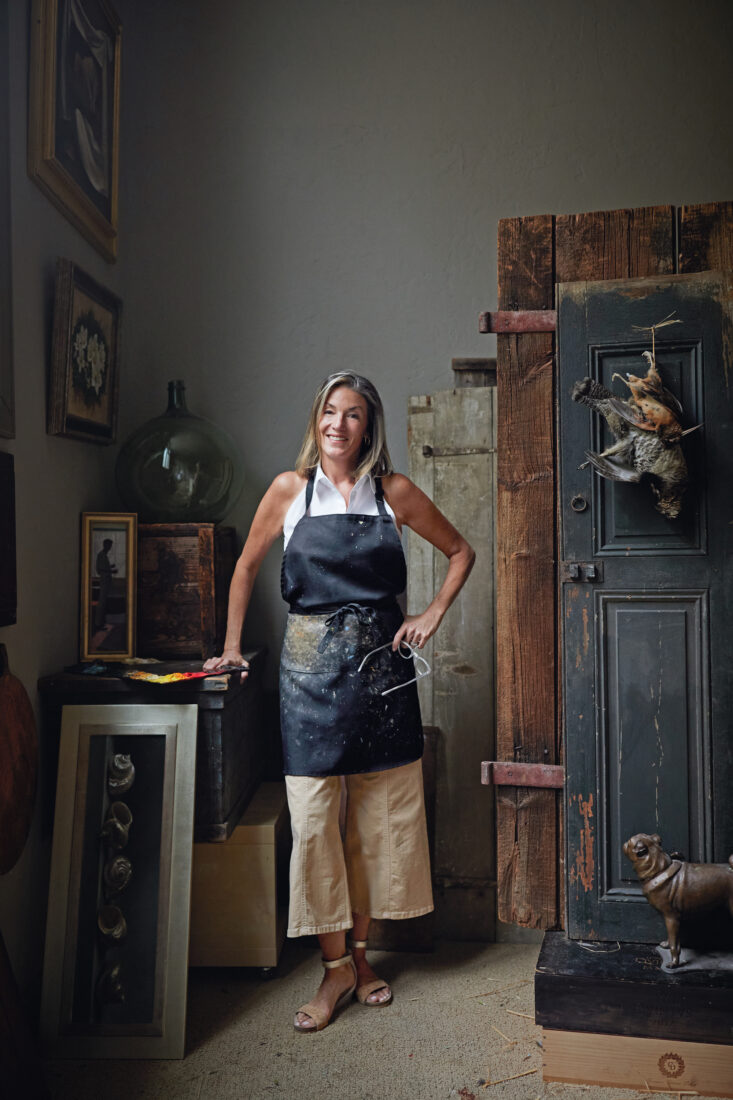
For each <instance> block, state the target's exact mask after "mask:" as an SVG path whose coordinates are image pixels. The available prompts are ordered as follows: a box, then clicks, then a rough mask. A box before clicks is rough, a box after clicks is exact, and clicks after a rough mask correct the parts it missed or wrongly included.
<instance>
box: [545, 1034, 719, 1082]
mask: <svg viewBox="0 0 733 1100" xmlns="http://www.w3.org/2000/svg"><path fill="white" fill-rule="evenodd" d="M542 1044H543V1052H542V1077H543V1080H545V1081H567V1082H569V1083H571V1084H576V1085H581V1084H583V1085H606V1086H610V1087H613V1088H625V1089H638V1090H639V1091H644V1092H646V1091H648V1090H649V1089H651V1090H653V1091H654V1090H656V1091H664V1092H669V1093H672V1094H674V1093H678V1092H682V1093H684V1092H686V1091H689V1092H692V1093H695V1094H700V1095H703V1096H728V1097H733V1046H725V1045H723V1044H721V1043H686V1042H680V1041H679V1040H675V1039H657V1038H655V1039H649V1038H641V1037H638V1036H631V1035H598V1034H593V1033H591V1032H586V1031H554V1030H552V1029H550V1028H543V1029H542Z"/></svg>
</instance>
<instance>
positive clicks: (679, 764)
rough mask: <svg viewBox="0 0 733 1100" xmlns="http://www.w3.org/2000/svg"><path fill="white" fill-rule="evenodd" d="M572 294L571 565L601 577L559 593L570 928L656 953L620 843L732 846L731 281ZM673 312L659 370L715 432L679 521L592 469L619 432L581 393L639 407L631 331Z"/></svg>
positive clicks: (562, 399)
mask: <svg viewBox="0 0 733 1100" xmlns="http://www.w3.org/2000/svg"><path fill="white" fill-rule="evenodd" d="M558 291H559V293H558V303H559V314H558V330H559V331H558V346H559V395H558V400H559V433H560V434H559V438H560V517H561V527H562V530H561V540H562V541H561V547H562V558H563V561H564V562H565V563H572V562H580V563H587V564H593V565H595V566H596V569H595V571H593V570H590V575H591V576H593V574H594V572H595V576H596V577H597V579H596V580H593V581H584V582H582V583H581V582H580V581H579V580H578V579H574V580H568V581H565V582H564V584H563V586H562V587H563V591H562V608H563V682H564V700H565V732H566V754H567V789H566V812H567V849H568V851H567V854H568V863H567V866H568V872H569V873H568V930H569V934H570V935H571V936H573V937H575V938H588V939H592V938H597V939H622V940H630V941H633V940H637V941H644V940H646V941H654V940H656V939H658V938H661V937H662V935H663V924H662V921H661V918H660V917H659V915H658V914H657V913H656V912H655V911H654V910H653V909H652V908H651V906H649V905H648V903H647V902H646V900H645V899H644V897H643V895H642V893H641V889H640V886H639V883H638V880H637V879H636V876H635V874H634V871H633V868H632V866H631V864H630V863H629V861H628V860H627V859H626V857H625V856H624V855H623V852H622V848H621V846H622V844H623V842H624V841H625V840H627V839H628V838H629V837H630V836H631V835H633V834H634V833H638V832H646V833H659V834H660V835H661V837H662V840H663V844H664V847H665V848H666V850H667V851H669V850H671V849H678V850H680V851H682V852H683V853H684V855H685V856H686V857H687V858H688V859H691V860H700V861H715V862H723V861H725V860H727V857H728V854H729V853H730V852H731V851H733V815H732V814H731V807H730V797H729V795H727V792H729V791H730V789H731V785H732V782H733V760H732V755H733V735H732V733H731V724H732V721H733V719H732V717H731V716H732V715H733V687H732V686H731V681H733V676H732V675H731V667H732V665H733V631H731V629H730V623H731V622H732V621H733V618H731V616H732V615H733V570H731V569H729V571H728V572H729V573H731V574H732V575H731V576H726V572H725V565H726V553H728V555H729V554H730V550H731V546H732V545H733V509H732V508H731V501H732V500H733V493H732V492H731V489H732V487H733V463H732V462H731V448H732V447H733V422H732V413H733V403H732V401H731V392H730V385H731V382H733V364H731V362H730V344H731V339H730V334H731V331H733V328H732V326H731V316H730V310H731V307H730V284H729V278H728V277H727V276H725V275H720V274H718V273H709V272H706V273H703V274H699V275H691V276H668V277H662V278H653V279H643V280H624V281H622V280H616V281H608V282H604V283H570V284H563V285H561V286H560V287H559V288H558ZM673 310H675V311H676V316H677V317H679V318H680V319H681V320H682V324H679V325H675V326H673V327H670V328H666V329H662V330H660V331H659V332H658V333H657V342H656V358H657V364H658V366H659V369H660V372H661V374H662V378H663V381H664V384H665V385H666V386H667V388H668V389H670V390H671V391H672V392H673V393H674V394H675V395H676V396H677V397H678V398H679V399H680V401H681V402H682V405H683V409H684V415H683V417H682V420H683V427H692V426H694V425H695V424H700V423H702V424H703V427H702V428H701V429H699V430H698V431H696V432H693V433H692V434H691V435H689V436H687V437H686V438H685V439H684V440H683V450H684V453H685V457H686V460H687V464H688V468H689V473H690V487H689V489H688V491H687V494H686V496H685V498H684V502H683V509H682V513H681V515H680V517H679V518H678V519H676V520H669V519H666V518H665V517H664V516H662V515H661V514H660V513H659V512H657V511H656V509H655V507H654V505H655V498H654V497H653V495H652V492H651V490H650V488H649V485H648V484H647V483H645V482H646V481H647V479H646V478H644V479H643V480H642V482H641V483H638V484H634V483H626V482H616V481H610V480H608V479H606V478H602V477H601V476H599V474H598V473H596V472H595V471H594V470H593V469H592V467H590V466H587V467H586V468H585V469H579V467H580V466H581V465H582V464H583V463H584V461H585V451H586V450H592V451H595V452H599V451H602V450H603V449H604V448H606V447H608V446H609V445H610V444H611V443H612V442H613V438H614V437H613V435H612V433H611V432H610V430H609V428H608V426H607V425H606V422H605V420H603V419H602V418H601V417H599V416H598V414H597V413H595V412H592V411H591V410H590V409H589V408H587V407H586V406H584V405H581V404H576V403H574V402H573V401H572V400H571V398H570V390H571V388H572V385H573V383H574V382H575V381H576V380H578V379H580V378H583V377H584V376H586V375H588V376H590V377H591V378H593V379H594V381H597V382H601V383H602V384H603V385H605V386H606V387H607V388H608V389H610V390H611V391H613V392H614V393H615V394H617V395H618V396H619V397H622V396H626V395H627V389H626V386H625V384H624V383H623V382H622V381H621V380H619V379H614V378H613V377H612V376H613V375H614V374H625V373H626V372H631V373H633V374H636V375H643V374H645V373H646V364H645V362H644V360H643V359H642V358H641V353H642V351H644V350H648V349H649V348H650V346H651V338H650V337H649V339H648V340H646V337H645V334H643V335H641V334H640V333H639V331H638V330H637V329H635V326H639V327H644V326H649V325H651V324H655V323H657V322H658V321H660V320H661V319H662V318H663V317H666V316H667V315H668V314H669V313H671V312H672V311H673ZM579 498H580V499H579ZM571 500H572V501H573V506H571V504H570V502H571ZM584 503H585V507H583V504H584ZM579 508H580V510H578V509H579ZM570 572H571V571H570V570H569V569H568V567H567V565H566V566H564V567H563V571H562V575H563V576H568V575H569V574H570ZM588 573H589V571H588V569H587V568H586V569H582V570H581V576H582V577H584V576H587V575H588Z"/></svg>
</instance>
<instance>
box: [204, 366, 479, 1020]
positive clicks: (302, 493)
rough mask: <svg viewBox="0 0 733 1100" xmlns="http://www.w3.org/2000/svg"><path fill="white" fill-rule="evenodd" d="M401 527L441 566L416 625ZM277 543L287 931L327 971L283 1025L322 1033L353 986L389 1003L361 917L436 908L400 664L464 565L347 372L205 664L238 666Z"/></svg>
mask: <svg viewBox="0 0 733 1100" xmlns="http://www.w3.org/2000/svg"><path fill="white" fill-rule="evenodd" d="M403 526H408V527H410V528H411V529H412V530H413V531H416V532H417V534H419V535H422V537H423V538H426V539H427V540H428V541H429V542H431V543H432V544H433V546H435V547H437V548H438V549H439V550H441V551H442V552H443V553H444V554H445V555H446V557H447V558H448V571H447V574H446V577H445V580H444V581H443V584H442V585H441V588H440V591H439V592H438V594H437V595H436V597H435V599H434V600H433V601H432V603H431V604H430V606H429V607H428V608H426V610H425V611H423V612H422V614H420V615H407V616H403V615H402V613H401V611H400V609H399V607H398V604H397V601H396V597H397V596H399V595H400V594H401V593H402V592H403V591H404V589H405V582H406V571H405V559H404V554H403V552H402V543H401V540H400V531H401V529H402V527H403ZM281 534H283V535H284V538H285V554H284V558H283V566H282V592H283V596H284V598H285V599H286V600H287V602H288V603H289V605H290V614H289V616H288V624H287V628H286V632H285V641H284V644H283V652H282V658H281V665H280V716H281V728H282V737H283V753H284V764H285V768H284V770H285V779H286V786H287V793H288V804H289V807H290V816H291V824H292V829H293V855H292V860H291V870H290V915H289V927H288V935H289V936H303V935H313V934H316V935H317V936H318V939H319V943H320V947H321V954H322V959H323V964H324V967H325V974H324V978H323V981H322V983H321V985H320V987H319V989H318V991H317V993H316V995H315V997H314V998H313V1000H312V1001H310V1002H309V1003H308V1004H307V1005H303V1007H302V1008H301V1009H299V1011H298V1013H297V1014H296V1017H295V1024H294V1026H295V1028H296V1030H297V1031H319V1030H321V1028H323V1027H325V1026H326V1024H328V1022H329V1020H330V1018H331V1016H332V1014H333V1011H334V1009H335V1008H336V1007H337V1005H338V1004H339V1003H341V1002H342V1001H344V1000H346V999H347V998H349V997H350V996H351V995H352V993H354V992H356V995H357V998H358V1000H359V1002H360V1003H361V1004H364V1005H366V1006H368V1007H375V1006H380V1005H385V1004H388V1003H389V1001H391V999H392V992H391V990H390V988H389V986H388V985H387V984H386V982H384V981H382V980H381V979H379V978H378V977H377V976H376V975H375V974H374V972H373V970H372V969H371V967H370V966H369V964H368V963H367V960H366V941H367V933H368V928H369V921H370V919H371V918H372V917H378V918H391V919H400V918H405V917H413V916H420V915H421V914H423V913H427V912H430V911H431V910H432V908H433V902H432V893H431V887H430V865H429V856H428V847H427V834H426V828H425V810H424V804H423V793H422V774H421V760H420V758H421V756H422V751H423V738H422V726H421V722H420V711H419V705H418V699H417V690H416V686H415V682H414V676H415V671H414V667H413V661H412V655H411V654H412V648H415V649H422V647H423V646H424V645H425V643H426V642H427V640H428V638H430V637H432V635H433V634H434V633H435V631H436V630H437V629H438V626H439V625H440V623H441V620H442V618H443V616H444V615H445V612H446V611H447V609H448V607H449V606H450V605H451V603H452V602H453V600H454V599H455V598H456V596H457V594H458V592H459V591H460V589H461V587H462V585H463V584H464V582H465V580H466V578H467V577H468V574H469V572H470V571H471V566H472V565H473V560H474V556H475V555H474V552H473V550H472V549H471V547H470V546H469V545H468V543H467V542H466V540H465V539H464V538H462V537H461V535H459V533H458V532H457V531H456V530H455V528H454V527H453V526H452V525H451V524H450V523H449V522H448V520H447V519H446V518H445V516H443V515H442V514H441V513H440V512H439V511H438V509H437V508H436V507H435V505H434V504H432V502H431V501H430V500H429V498H428V497H427V496H425V494H424V493H423V492H421V490H420V489H418V488H417V486H416V485H414V484H413V483H412V482H411V481H410V480H409V479H408V478H406V477H404V476H403V475H402V474H396V473H394V472H393V470H392V463H391V461H390V457H389V452H388V450H387V443H386V438H385V430H384V413H383V410H382V403H381V400H380V398H379V395H378V393H377V391H376V389H375V388H374V386H373V385H372V383H371V382H369V381H368V380H367V379H366V378H363V377H362V376H361V375H358V374H351V373H347V372H345V373H339V374H332V375H331V376H330V377H329V378H327V379H326V380H325V382H323V384H322V385H321V387H320V388H319V390H318V393H317V394H316V397H315V400H314V402H313V407H312V410H311V416H310V421H309V424H308V430H307V432H306V435H305V439H304V441H303V446H302V448H301V451H300V454H299V456H298V460H297V463H296V468H295V470H294V471H288V472H287V473H283V474H280V475H279V476H278V477H276V478H275V480H274V481H273V483H272V485H271V486H270V488H269V489H268V490H267V492H266V493H265V495H264V497H263V498H262V502H261V503H260V506H259V508H258V509H257V512H256V514H255V517H254V519H253V521H252V526H251V528H250V532H249V535H248V537H247V541H246V543H245V546H244V549H243V551H242V555H241V557H240V559H239V561H238V563H237V566H236V569H235V571H234V577H233V579H232V584H231V589H230V594H229V617H228V623H227V635H226V641H225V646H224V652H223V654H222V656H221V657H219V658H212V659H211V660H209V661H207V662H206V664H205V666H204V667H205V668H206V669H210V670H212V671H213V670H216V669H218V668H221V667H223V666H225V665H230V664H231V665H241V664H242V663H243V660H242V654H241V652H240V646H241V641H240V639H241V635H242V624H243V622H244V616H245V612H246V610H247V606H248V603H249V599H250V595H251V592H252V586H253V583H254V579H255V576H256V574H257V571H258V569H259V566H260V564H261V562H262V560H263V558H264V557H265V554H266V553H267V551H268V550H269V548H270V547H271V546H272V544H273V542H274V541H275V539H276V538H278V536H279V535H281ZM341 776H344V777H345V782H346V786H347V790H348V809H347V823H346V834H345V838H344V840H343V842H342V839H341V835H340V832H339V820H338V818H339V804H340V793H341V778H340V777H341ZM348 929H351V935H352V939H351V944H350V950H349V951H347V949H346V938H345V933H346V931H347V930H348Z"/></svg>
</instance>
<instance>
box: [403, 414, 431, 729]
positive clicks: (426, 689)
mask: <svg viewBox="0 0 733 1100" xmlns="http://www.w3.org/2000/svg"><path fill="white" fill-rule="evenodd" d="M434 421H435V410H434V409H433V401H432V398H431V397H429V396H426V395H422V396H418V397H411V398H410V400H409V405H408V411H407V461H408V474H409V477H410V479H411V480H412V481H414V482H415V484H416V485H417V487H418V488H419V489H422V491H423V492H424V493H426V494H427V495H428V496H429V497H430V499H431V500H433V499H434V497H435V464H434V461H433V459H432V457H430V456H429V455H426V454H425V453H424V451H423V448H424V447H430V446H432V444H433V442H434V434H435V433H434V430H433V424H434ZM407 566H408V568H407V608H408V610H409V611H410V612H411V613H412V614H415V613H416V612H418V611H424V610H425V608H426V607H427V606H428V604H429V603H430V601H431V600H432V598H433V596H434V594H435V570H434V554H433V548H432V546H431V545H430V543H429V542H426V541H425V539H421V538H420V537H419V535H416V534H415V533H414V532H413V531H408V532H407ZM433 645H434V643H433V640H432V638H431V639H430V641H429V642H428V643H427V644H426V645H425V648H424V649H423V656H424V657H425V659H426V660H427V661H428V663H429V664H430V665H432V663H433ZM417 691H418V695H419V697H420V711H421V713H422V720H423V725H426V726H431V725H433V724H434V723H433V685H432V683H431V682H430V680H429V678H426V679H422V680H420V681H418V685H417Z"/></svg>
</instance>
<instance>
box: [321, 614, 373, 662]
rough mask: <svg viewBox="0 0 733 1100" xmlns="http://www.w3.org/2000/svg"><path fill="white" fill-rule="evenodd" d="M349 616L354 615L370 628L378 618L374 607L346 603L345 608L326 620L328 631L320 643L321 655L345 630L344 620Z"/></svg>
mask: <svg viewBox="0 0 733 1100" xmlns="http://www.w3.org/2000/svg"><path fill="white" fill-rule="evenodd" d="M347 615H353V616H354V617H355V618H356V619H357V621H358V622H359V623H360V624H361V625H363V626H368V625H369V624H370V623H373V622H375V621H376V620H377V617H378V616H377V612H376V610H375V608H373V607H366V606H365V605H364V604H361V603H345V604H344V605H343V607H339V608H338V609H337V610H336V611H333V612H332V613H331V614H330V615H329V616H328V618H327V619H326V626H327V628H328V629H327V630H326V633H325V634H324V635H323V637H322V638H321V640H320V642H319V643H318V652H319V653H323V652H324V651H325V649H326V647H327V646H328V645H330V643H331V640H332V639H333V636H334V635H335V634H337V633H338V632H339V631H340V630H343V629H344V620H345V619H346V616H347Z"/></svg>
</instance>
